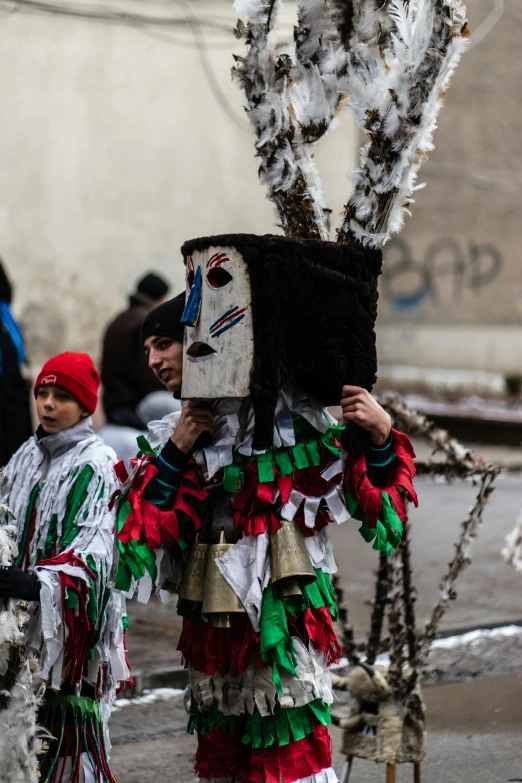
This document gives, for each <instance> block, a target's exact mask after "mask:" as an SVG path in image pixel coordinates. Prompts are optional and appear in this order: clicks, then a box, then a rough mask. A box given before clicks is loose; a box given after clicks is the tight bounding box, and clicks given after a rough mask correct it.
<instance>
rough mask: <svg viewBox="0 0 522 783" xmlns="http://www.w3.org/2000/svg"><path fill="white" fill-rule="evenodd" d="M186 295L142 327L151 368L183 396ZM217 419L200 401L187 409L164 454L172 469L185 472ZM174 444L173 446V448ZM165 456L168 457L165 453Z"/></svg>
mask: <svg viewBox="0 0 522 783" xmlns="http://www.w3.org/2000/svg"><path fill="white" fill-rule="evenodd" d="M184 309H185V294H184V293H183V294H179V295H178V296H176V297H174V299H170V300H169V301H168V302H165V303H164V304H162V305H160V306H159V307H156V308H155V309H154V310H152V311H151V312H150V313H149V314H148V315H147V317H146V318H145V320H144V321H143V324H142V327H141V339H142V342H143V348H144V351H145V355H146V356H147V360H148V363H149V367H150V368H151V370H152V371H153V372H154V374H155V375H156V377H157V378H158V380H159V381H161V383H162V384H163V385H164V386H165V387H166V388H167V389H168V390H169V391H170V392H172V393H173V394H174V396H176V397H177V396H179V392H180V391H181V377H182V371H183V332H184V326H183V324H182V323H181V318H182V315H183V311H184ZM212 422H213V415H212V413H211V411H210V409H209V408H208V407H207V406H206V405H202V404H201V403H200V401H199V400H189V401H188V402H187V403H185V405H184V406H183V409H182V411H181V416H180V419H179V422H178V423H177V426H176V430H175V432H174V434H173V435H172V437H171V438H170V440H169V441H168V443H167V446H166V447H165V449H164V451H162V455H161V456H162V457H163V459H164V460H165V461H166V462H167V463H168V465H169V466H170V465H172V466H175V467H176V468H177V469H178V470H179V469H182V468H184V466H185V464H186V460H187V455H188V454H189V452H190V451H191V449H192V447H193V446H194V443H195V442H196V440H197V438H198V437H199V436H200V435H201V433H203V432H212ZM169 444H170V445H169ZM164 452H165V453H164Z"/></svg>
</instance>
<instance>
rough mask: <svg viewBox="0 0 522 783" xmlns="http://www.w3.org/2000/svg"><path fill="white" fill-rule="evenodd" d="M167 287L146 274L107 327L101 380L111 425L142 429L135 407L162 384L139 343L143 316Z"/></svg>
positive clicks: (164, 293)
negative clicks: (127, 301) (127, 304)
mask: <svg viewBox="0 0 522 783" xmlns="http://www.w3.org/2000/svg"><path fill="white" fill-rule="evenodd" d="M168 292H169V284H168V283H167V282H166V281H165V280H164V279H163V278H162V277H160V276H159V275H157V274H155V273H153V272H149V273H148V274H146V275H145V276H144V277H143V278H142V279H141V280H140V281H139V282H138V284H137V286H136V291H135V292H134V293H133V294H132V295H131V297H130V299H129V307H128V308H127V310H125V311H124V312H123V313H120V314H119V315H118V316H117V317H116V318H115V319H114V321H112V323H111V324H110V325H109V326H108V328H107V331H106V332H105V337H104V340H103V354H102V366H101V378H102V384H103V407H104V409H105V416H106V417H107V421H108V422H109V423H110V424H119V425H121V426H128V427H135V428H137V429H143V428H144V422H143V421H142V420H141V419H140V417H139V416H138V414H137V413H136V408H137V406H138V405H139V403H140V402H141V400H143V398H144V397H146V396H147V395H148V394H151V393H152V392H156V391H159V390H160V389H162V388H163V387H162V385H161V383H160V382H159V380H158V379H157V378H156V377H155V376H154V373H153V372H151V370H150V369H149V367H148V364H147V360H146V357H145V356H144V354H143V348H142V342H141V324H142V322H143V319H144V318H145V317H146V315H147V314H148V313H149V312H150V311H151V310H152V309H153V308H154V307H157V305H159V304H160V303H161V302H163V301H164V300H165V298H166V296H167V294H168Z"/></svg>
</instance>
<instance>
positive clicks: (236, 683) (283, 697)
mask: <svg viewBox="0 0 522 783" xmlns="http://www.w3.org/2000/svg"><path fill="white" fill-rule="evenodd" d="M240 404H241V401H240V400H230V399H228V400H221V401H219V403H218V405H217V408H216V409H215V414H216V415H215V419H214V436H213V442H212V445H211V446H210V447H209V448H206V449H203V450H202V451H200V452H198V453H196V455H195V460H191V461H190V462H189V465H188V468H187V470H186V472H185V474H184V477H183V480H182V482H181V486H180V488H179V490H178V492H177V496H176V500H175V502H174V506H173V508H172V510H169V511H161V510H160V509H158V508H157V507H156V506H154V505H153V504H152V503H150V502H149V501H147V500H145V499H144V497H143V494H144V491H145V488H146V487H147V485H148V483H149V482H150V480H151V479H152V478H153V476H154V475H155V473H156V467H155V465H154V462H155V454H157V453H158V451H159V448H157V449H156V450H153V448H150V449H149V453H146V454H143V455H142V456H140V457H139V458H138V459H137V460H132V461H131V463H130V464H124V463H119V465H118V466H117V472H118V475H119V478H120V480H121V481H122V490H121V496H120V504H119V507H120V513H119V525H118V527H119V530H120V532H119V536H118V537H119V549H120V563H119V570H118V576H119V579H120V580H121V582H122V586H125V587H126V588H127V589H128V590H129V593H130V594H132V592H133V591H134V589H135V588H136V587H138V590H139V589H140V585H139V583H140V582H141V583H142V584H146V585H147V588H146V590H143V589H142V591H141V596H140V597H141V599H142V600H144V599H146V597H147V596H146V592H150V590H151V589H156V590H158V589H159V588H160V587H161V583H162V578H163V576H164V575H165V573H166V570H165V561H166V558H165V557H164V556H163V547H168V546H172V545H178V546H179V547H180V549H181V550H186V549H187V547H188V546H189V545H190V544H191V543H192V542H193V540H194V537H195V534H196V532H197V530H198V529H199V527H200V524H201V523H200V519H199V514H198V504H199V503H201V501H204V500H205V498H206V496H207V492H206V489H205V485H206V484H208V483H209V482H211V481H212V480H220V481H222V482H223V488H224V491H226V492H228V493H230V495H231V496H232V508H233V513H234V525H235V529H236V532H237V534H238V536H239V540H238V542H237V543H236V544H235V545H234V546H233V547H232V548H231V549H229V550H228V551H227V552H226V553H225V554H224V555H223V556H222V557H221V558H219V559H218V561H217V563H218V566H219V568H220V571H221V573H222V574H223V576H224V577H225V579H226V580H227V582H228V583H229V585H230V586H231V587H232V589H233V590H234V591H235V592H236V594H237V595H238V597H239V598H240V600H241V602H242V603H243V606H244V607H245V610H246V613H247V614H246V615H241V616H239V617H238V618H236V619H234V623H233V627H232V628H231V629H223V628H214V627H213V626H212V623H211V622H206V621H205V618H203V617H201V616H196V617H184V620H183V632H182V636H181V639H180V642H179V646H178V649H179V650H180V651H181V653H182V657H183V660H184V663H185V665H186V667H187V669H188V673H189V686H188V689H187V694H186V699H187V709H188V712H189V715H190V718H189V726H188V730H189V732H191V733H194V732H196V733H197V735H198V751H197V754H196V757H195V766H196V772H197V775H198V776H199V777H200V778H202V779H205V780H211V781H216V782H217V781H219V783H225V782H227V783H247V782H248V781H254V783H298V782H299V783H304V781H306V783H335V781H337V776H336V775H335V773H334V771H333V769H332V765H331V747H330V738H329V735H328V730H327V725H328V723H329V722H330V709H329V707H330V704H331V703H332V700H333V695H332V690H331V683H330V678H329V675H328V671H327V669H328V666H329V664H330V663H331V662H333V661H336V660H337V659H338V656H339V655H340V652H341V650H340V646H339V643H338V641H337V638H336V635H335V631H334V626H333V622H334V621H335V619H336V617H337V613H336V606H335V595H334V591H333V588H332V583H331V578H330V577H331V574H332V573H334V572H335V571H336V566H335V562H334V559H333V554H332V550H331V546H330V544H329V542H328V539H327V537H326V530H325V528H326V526H327V525H328V524H331V523H337V524H342V523H345V522H348V521H349V520H351V519H356V520H359V522H360V523H362V524H361V525H360V527H359V530H360V532H361V534H362V535H363V536H364V538H365V539H366V540H367V541H369V542H373V547H374V549H376V550H378V551H380V552H386V553H387V554H390V553H391V552H392V551H393V548H394V547H396V546H397V545H398V544H399V542H400V539H401V532H402V523H401V518H402V519H404V506H403V502H402V499H401V496H400V494H399V488H400V487H402V488H403V490H404V492H405V494H406V497H408V498H409V499H410V500H413V501H414V502H416V495H415V491H414V489H413V486H412V478H413V475H414V465H413V456H414V455H413V450H412V448H411V444H410V442H409V440H408V438H407V437H405V436H404V435H402V434H401V433H398V432H395V431H394V432H393V445H394V451H395V454H396V458H395V462H394V464H393V467H392V470H391V475H390V477H389V481H388V482H387V484H386V485H385V486H380V487H375V486H373V485H372V483H371V481H370V479H369V476H368V473H367V469H366V460H365V457H364V456H360V457H357V458H353V457H348V456H346V454H345V453H343V451H342V449H341V445H340V434H341V432H342V429H343V428H342V427H339V426H337V424H336V422H335V420H334V419H333V418H332V417H331V416H330V415H329V414H328V412H327V411H326V410H325V409H324V408H323V407H322V406H321V405H319V404H318V403H317V402H315V401H313V400H311V399H309V398H307V397H306V396H305V395H304V394H303V393H302V392H301V391H300V390H299V389H298V388H297V387H295V386H291V387H287V388H286V389H284V390H283V391H282V393H281V395H280V399H279V403H278V408H277V412H276V425H275V429H274V448H273V449H270V450H268V451H264V452H262V453H253V452H252V446H251V443H252V440H251V436H252V432H253V420H252V417H251V418H250V420H249V422H248V425H247V427H246V432H245V434H244V436H243V439H242V442H241V443H238V442H237V440H238V433H239V430H240V427H239V415H238V414H239V407H240ZM173 423H174V418H173V417H172V416H170V417H167V419H166V420H164V421H163V422H158V423H154V424H153V426H152V437H151V445H152V447H156V446H160V445H161V444H162V443H165V442H166V440H167V439H168V437H170V435H171V434H172V432H173ZM145 450H146V449H145ZM281 519H288V520H292V519H295V520H296V522H297V524H298V526H299V528H300V531H301V533H302V535H303V537H304V540H305V544H306V547H307V551H308V554H309V556H310V559H311V562H312V564H313V566H314V568H315V571H316V576H317V580H316V582H315V583H313V584H311V585H309V586H307V587H304V588H303V596H302V598H298V599H292V600H290V601H289V600H287V601H282V600H281V599H280V598H279V597H278V595H277V592H276V590H275V589H274V588H273V587H272V584H271V582H270V536H271V535H272V534H274V533H275V532H276V531H277V530H278V529H279V528H280V526H281Z"/></svg>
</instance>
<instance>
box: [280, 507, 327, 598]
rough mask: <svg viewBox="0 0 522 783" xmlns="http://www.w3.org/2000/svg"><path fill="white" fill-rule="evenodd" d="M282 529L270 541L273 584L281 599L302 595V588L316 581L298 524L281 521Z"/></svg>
mask: <svg viewBox="0 0 522 783" xmlns="http://www.w3.org/2000/svg"><path fill="white" fill-rule="evenodd" d="M281 523H282V524H281V527H280V528H279V530H278V531H277V533H274V535H273V536H272V538H271V539H270V550H271V566H272V584H273V585H277V589H278V591H279V595H280V597H281V598H293V597H295V596H299V595H302V594H303V593H302V590H301V588H302V587H304V585H309V584H311V583H312V582H315V580H316V578H317V577H316V574H315V571H314V568H313V566H312V563H311V562H310V557H309V556H308V552H307V550H306V546H305V542H304V541H303V536H302V535H301V531H300V530H299V527H298V525H297V522H295V521H292V522H289V521H288V520H284V519H283V520H281Z"/></svg>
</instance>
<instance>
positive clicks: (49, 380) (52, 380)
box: [40, 375, 56, 386]
mask: <svg viewBox="0 0 522 783" xmlns="http://www.w3.org/2000/svg"><path fill="white" fill-rule="evenodd" d="M55 384H56V375H46V376H45V378H42V380H41V381H40V385H41V386H54V385H55Z"/></svg>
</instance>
